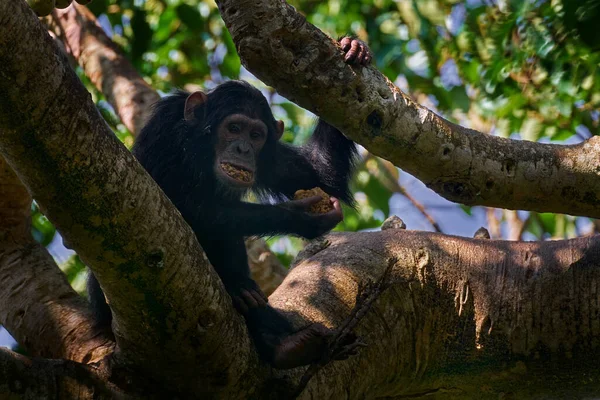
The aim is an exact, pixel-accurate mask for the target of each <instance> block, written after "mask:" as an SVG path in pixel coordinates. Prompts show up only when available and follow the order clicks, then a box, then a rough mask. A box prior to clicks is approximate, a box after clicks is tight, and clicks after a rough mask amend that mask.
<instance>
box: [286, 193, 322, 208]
mask: <svg viewBox="0 0 600 400" xmlns="http://www.w3.org/2000/svg"><path fill="white" fill-rule="evenodd" d="M319 201H321V196H311V197H306V198H304V199H300V200H290V201H286V202H283V203H279V207H283V208H287V209H288V210H292V211H302V212H308V209H309V208H310V207H311V206H314V205H315V204H317V203H318V202H319Z"/></svg>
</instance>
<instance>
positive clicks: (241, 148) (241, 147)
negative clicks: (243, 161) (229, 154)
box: [236, 141, 251, 154]
mask: <svg viewBox="0 0 600 400" xmlns="http://www.w3.org/2000/svg"><path fill="white" fill-rule="evenodd" d="M236 150H237V152H238V154H248V153H250V150H251V147H250V145H249V144H248V143H247V142H244V141H241V142H239V143H238V144H237V147H236Z"/></svg>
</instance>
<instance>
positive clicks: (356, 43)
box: [339, 36, 373, 65]
mask: <svg viewBox="0 0 600 400" xmlns="http://www.w3.org/2000/svg"><path fill="white" fill-rule="evenodd" d="M339 43H340V46H342V50H343V51H344V54H345V56H344V61H345V62H346V63H347V64H350V65H369V63H370V62H371V59H372V58H373V57H372V55H371V50H369V46H367V44H366V43H365V42H363V41H362V40H358V39H353V38H351V37H347V36H346V37H345V38H342V39H341V40H340V41H339Z"/></svg>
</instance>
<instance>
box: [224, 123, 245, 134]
mask: <svg viewBox="0 0 600 400" xmlns="http://www.w3.org/2000/svg"><path fill="white" fill-rule="evenodd" d="M227 129H229V132H231V133H240V131H241V130H242V128H240V125H239V124H234V123H231V124H229V126H228V127H227Z"/></svg>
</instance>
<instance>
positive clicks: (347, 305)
mask: <svg viewBox="0 0 600 400" xmlns="http://www.w3.org/2000/svg"><path fill="white" fill-rule="evenodd" d="M327 239H328V240H329V242H330V245H329V246H328V247H326V248H324V249H323V250H321V251H320V252H317V253H316V254H315V255H313V256H312V257H311V258H309V259H307V260H304V261H303V262H301V263H300V264H299V265H297V266H296V267H295V268H294V269H292V270H291V271H290V273H289V275H288V277H287V278H286V280H285V281H284V282H283V284H282V285H281V286H280V287H279V288H278V289H277V290H276V291H275V293H274V294H273V295H272V296H271V298H270V302H271V304H272V305H273V306H275V307H278V308H281V309H283V310H285V311H288V312H290V313H292V314H293V315H295V317H294V319H295V320H297V321H299V322H300V321H302V322H303V323H306V322H304V321H306V320H309V321H314V322H321V323H323V324H325V325H326V326H329V327H332V328H335V327H337V326H340V324H341V323H342V322H343V321H344V319H345V318H346V316H347V315H348V313H349V312H350V310H351V309H352V308H353V307H354V303H355V296H356V293H357V291H358V288H359V287H360V285H361V284H362V283H364V282H366V281H368V280H376V279H377V278H378V277H379V276H380V275H381V274H382V273H383V271H384V270H385V268H386V266H387V265H388V262H389V261H390V260H391V259H394V258H396V259H397V262H396V264H395V267H394V269H393V271H392V275H391V277H390V281H391V283H392V286H391V287H390V289H389V290H387V291H386V292H385V293H383V295H382V296H381V297H380V299H379V300H378V301H376V302H375V304H374V306H373V310H372V311H371V312H369V313H368V314H367V315H366V316H365V318H364V320H363V322H362V323H361V324H360V325H359V327H358V329H357V331H356V334H358V335H360V336H361V337H363V338H364V340H365V342H367V343H368V344H369V346H368V347H367V348H365V349H363V350H362V351H361V353H360V355H359V356H358V357H354V358H351V359H349V360H348V361H346V362H338V363H334V364H333V365H330V366H328V367H327V368H325V369H324V370H323V371H322V375H321V374H319V375H317V376H316V377H315V378H313V380H311V382H310V383H309V385H308V387H307V388H306V391H305V392H304V393H303V395H304V396H303V397H302V398H341V397H345V398H380V397H387V396H389V397H393V396H400V395H408V394H411V393H416V392H419V391H422V392H428V391H433V392H435V391H436V390H439V389H440V387H442V386H443V385H444V384H445V381H446V380H447V379H449V378H448V376H450V375H455V374H457V372H456V366H460V368H458V369H460V370H463V371H464V370H469V368H474V370H475V371H478V370H479V371H483V370H484V369H483V368H482V365H483V364H482V363H484V362H487V363H489V362H490V361H492V362H493V363H494V364H495V365H496V366H498V365H501V364H502V362H505V361H508V360H510V359H514V358H515V357H516V358H517V359H522V360H524V361H526V362H527V363H532V364H536V363H537V365H538V366H539V365H545V364H543V361H541V360H539V353H540V352H542V351H543V352H544V354H547V355H550V354H551V355H552V356H551V357H553V358H554V359H556V360H565V359H568V358H573V359H575V360H585V359H586V358H588V357H590V355H591V354H596V353H597V351H598V350H597V348H596V342H597V340H598V337H600V325H598V324H597V323H596V322H595V321H596V317H595V316H596V315H597V314H598V313H599V312H600V305H599V304H598V303H597V302H596V301H595V299H596V298H597V293H596V284H595V282H597V281H598V279H600V269H598V268H597V266H598V265H599V264H600V236H592V237H585V238H578V239H574V240H569V241H552V242H540V243H536V242H510V241H495V240H488V239H468V238H458V237H452V236H445V235H441V234H437V233H428V232H418V231H406V230H399V229H389V230H386V231H381V232H368V233H352V234H334V235H329V236H328V237H327ZM358 248H360V251H356V249H358ZM560 362H561V363H562V362H563V361H560ZM574 363H575V364H577V363H578V362H577V361H574ZM497 368H500V367H497ZM351 371H354V372H353V373H352V372H351ZM356 371H360V373H356ZM300 375H301V374H300V373H298V374H297V375H294V379H300V378H299V376H300ZM458 375H460V373H458ZM443 376H445V377H446V378H442V377H443ZM452 382H453V385H457V386H458V387H462V389H465V390H466V388H467V387H468V386H469V385H472V382H469V383H468V384H467V383H466V381H465V383H463V384H461V383H460V380H452ZM513 384H514V382H513ZM474 389H477V390H479V388H477V387H476V388H471V393H473V394H474V395H475V393H477V392H473V390H474ZM459 393H460V392H459Z"/></svg>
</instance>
